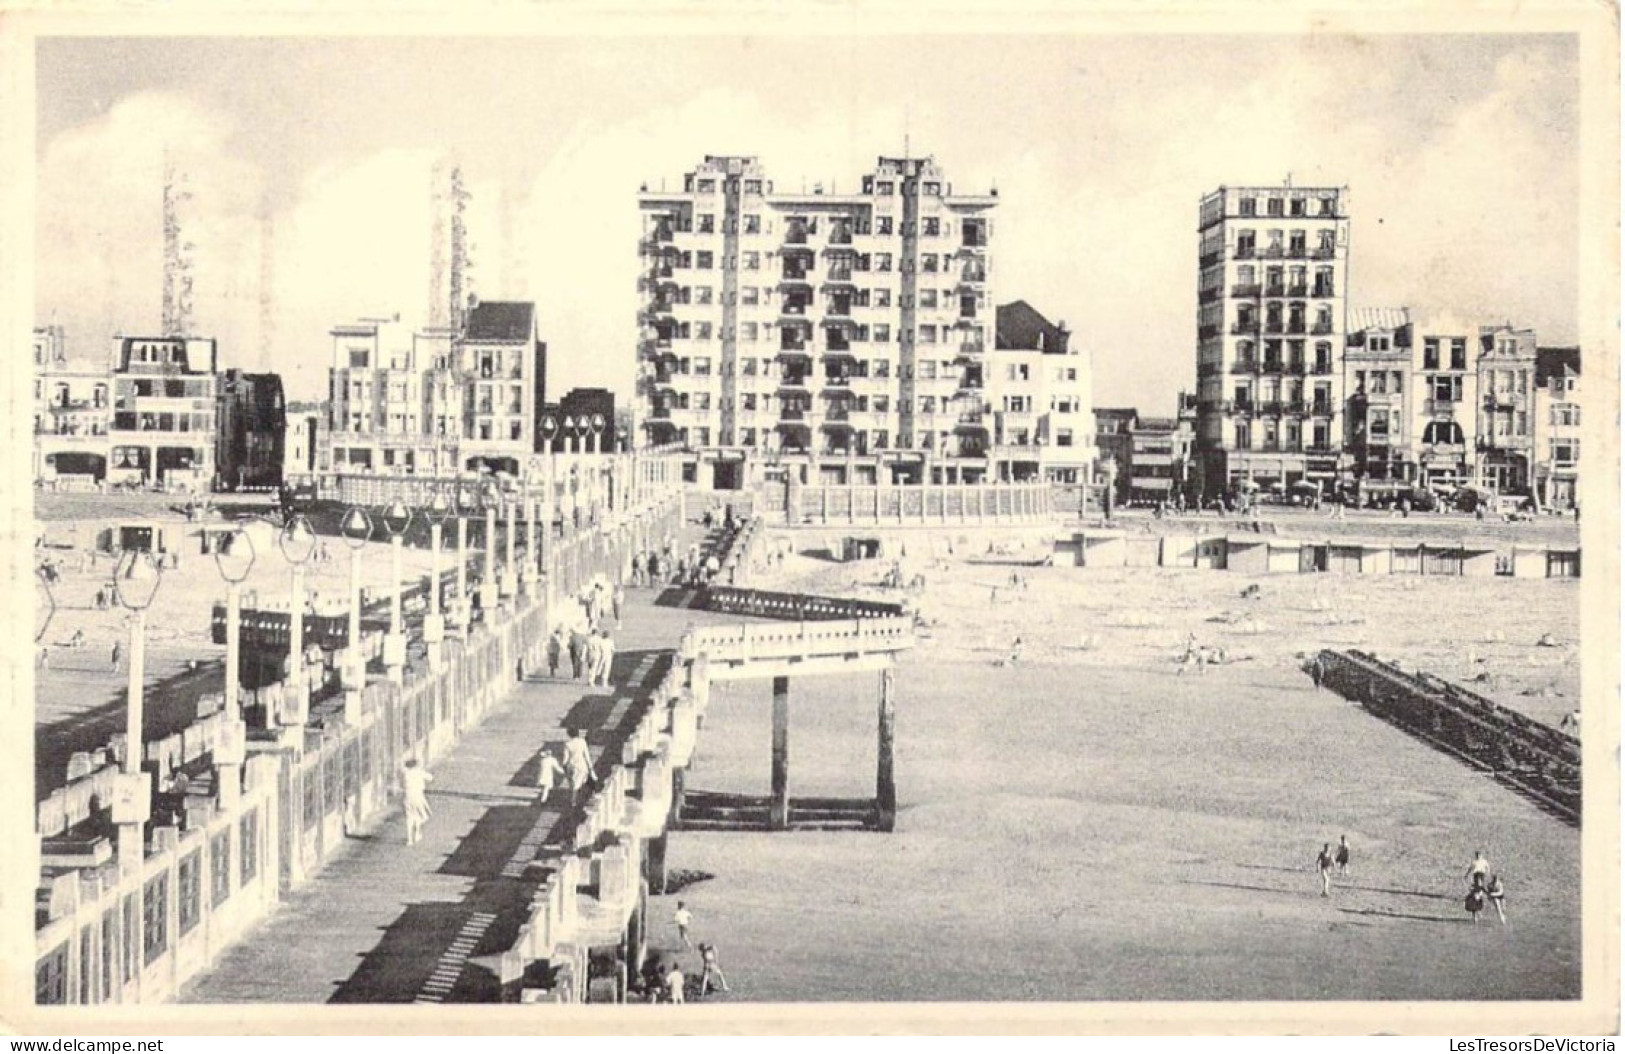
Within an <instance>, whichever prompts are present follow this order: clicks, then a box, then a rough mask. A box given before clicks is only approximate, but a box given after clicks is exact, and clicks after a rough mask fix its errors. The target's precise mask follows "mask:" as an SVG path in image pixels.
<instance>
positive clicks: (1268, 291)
mask: <svg viewBox="0 0 1625 1054" xmlns="http://www.w3.org/2000/svg"><path fill="white" fill-rule="evenodd" d="M1264 295H1265V296H1286V286H1284V285H1280V284H1278V283H1277V284H1272V285H1267V286H1265V287H1264Z"/></svg>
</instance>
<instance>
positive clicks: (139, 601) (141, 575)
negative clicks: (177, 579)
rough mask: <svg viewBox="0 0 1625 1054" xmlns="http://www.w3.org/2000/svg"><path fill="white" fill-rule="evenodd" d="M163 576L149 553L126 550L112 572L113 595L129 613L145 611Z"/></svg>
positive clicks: (154, 595)
mask: <svg viewBox="0 0 1625 1054" xmlns="http://www.w3.org/2000/svg"><path fill="white" fill-rule="evenodd" d="M163 574H164V572H163V568H162V567H160V566H159V564H158V561H157V559H155V558H154V557H153V555H152V554H151V553H149V552H144V551H138V550H134V549H132V550H128V551H126V552H125V553H124V555H123V556H120V557H119V561H118V565H117V567H115V568H114V570H113V595H114V596H116V597H117V598H118V602H119V603H120V604H122V605H124V607H126V608H128V609H130V610H131V611H145V610H147V608H149V607H151V606H152V601H153V598H155V597H156V596H157V595H158V586H159V585H160V584H162V581H163Z"/></svg>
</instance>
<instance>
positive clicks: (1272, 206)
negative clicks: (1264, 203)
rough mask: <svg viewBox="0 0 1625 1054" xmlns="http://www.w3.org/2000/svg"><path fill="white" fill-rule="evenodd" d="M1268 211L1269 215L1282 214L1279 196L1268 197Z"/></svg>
mask: <svg viewBox="0 0 1625 1054" xmlns="http://www.w3.org/2000/svg"><path fill="white" fill-rule="evenodd" d="M1269 213H1270V215H1271V216H1279V215H1281V214H1282V202H1281V199H1280V198H1270V199H1269Z"/></svg>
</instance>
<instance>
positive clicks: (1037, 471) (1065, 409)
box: [979, 300, 1097, 485]
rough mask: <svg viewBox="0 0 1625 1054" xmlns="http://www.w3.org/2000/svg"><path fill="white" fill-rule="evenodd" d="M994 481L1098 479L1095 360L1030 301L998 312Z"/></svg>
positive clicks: (990, 382) (991, 380) (988, 382)
mask: <svg viewBox="0 0 1625 1054" xmlns="http://www.w3.org/2000/svg"><path fill="white" fill-rule="evenodd" d="M995 319H996V322H995V329H996V335H995V339H994V354H993V357H992V359H990V360H989V362H990V363H991V365H992V376H991V377H982V378H979V381H980V382H982V383H984V384H985V386H986V387H987V388H988V389H989V390H990V391H995V392H997V393H998V395H997V401H996V402H994V403H993V404H992V405H993V407H994V410H993V446H992V448H991V450H990V451H989V455H990V462H991V465H990V474H991V476H992V478H994V479H997V480H1000V481H1005V482H1025V481H1032V480H1045V481H1048V482H1052V483H1082V484H1086V485H1087V484H1088V483H1090V482H1092V480H1093V477H1094V463H1095V457H1096V456H1097V452H1096V450H1095V414H1094V408H1093V406H1092V405H1091V401H1092V399H1091V396H1092V394H1093V390H1094V387H1093V383H1092V379H1091V375H1090V369H1089V356H1088V354H1087V353H1085V352H1083V351H1082V350H1080V349H1078V348H1074V347H1072V334H1071V332H1070V331H1068V330H1067V328H1066V323H1064V322H1061V323H1052V322H1050V321H1049V319H1047V318H1045V317H1044V316H1043V315H1041V314H1039V313H1038V311H1037V310H1035V309H1034V308H1033V307H1032V305H1030V304H1028V303H1027V302H1026V301H1025V300H1017V301H1016V302H1015V303H1013V304H1002V305H1000V306H999V308H998V310H997V312H996V313H995Z"/></svg>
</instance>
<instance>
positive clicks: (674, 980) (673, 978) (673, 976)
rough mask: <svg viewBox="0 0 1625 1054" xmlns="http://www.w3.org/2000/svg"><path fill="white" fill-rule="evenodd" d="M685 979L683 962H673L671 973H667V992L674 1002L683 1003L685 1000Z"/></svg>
mask: <svg viewBox="0 0 1625 1054" xmlns="http://www.w3.org/2000/svg"><path fill="white" fill-rule="evenodd" d="M685 981H686V978H685V977H684V976H683V967H682V964H681V963H673V964H672V968H671V973H669V974H667V975H666V993H667V997H668V998H670V999H671V1001H672V1002H674V1003H681V1002H682V1001H683V984H684V982H685Z"/></svg>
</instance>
